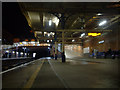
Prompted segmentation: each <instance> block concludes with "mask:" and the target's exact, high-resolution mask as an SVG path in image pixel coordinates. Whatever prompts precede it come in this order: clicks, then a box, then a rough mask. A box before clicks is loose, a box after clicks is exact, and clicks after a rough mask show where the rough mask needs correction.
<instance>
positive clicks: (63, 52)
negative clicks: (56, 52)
mask: <svg viewBox="0 0 120 90" xmlns="http://www.w3.org/2000/svg"><path fill="white" fill-rule="evenodd" d="M65 60H66V58H65V45H64V31H63V32H62V62H65Z"/></svg>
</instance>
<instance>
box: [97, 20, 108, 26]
mask: <svg viewBox="0 0 120 90" xmlns="http://www.w3.org/2000/svg"><path fill="white" fill-rule="evenodd" d="M105 23H107V21H106V20H104V21H102V22H101V23H100V24H99V26H102V25H104V24H105Z"/></svg>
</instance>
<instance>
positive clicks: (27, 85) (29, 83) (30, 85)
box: [24, 60, 44, 88]
mask: <svg viewBox="0 0 120 90" xmlns="http://www.w3.org/2000/svg"><path fill="white" fill-rule="evenodd" d="M43 63H44V60H43V61H42V63H41V64H40V66H39V67H38V68H37V69H36V71H35V72H34V73H33V74H32V76H31V77H30V79H29V80H28V82H27V84H26V85H25V86H24V88H31V87H32V85H33V82H34V81H35V78H36V77H37V75H38V72H39V71H40V69H41V67H42V65H43Z"/></svg>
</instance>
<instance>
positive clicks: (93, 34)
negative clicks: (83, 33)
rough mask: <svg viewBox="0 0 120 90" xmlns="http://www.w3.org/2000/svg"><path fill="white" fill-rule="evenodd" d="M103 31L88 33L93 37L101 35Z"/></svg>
mask: <svg viewBox="0 0 120 90" xmlns="http://www.w3.org/2000/svg"><path fill="white" fill-rule="evenodd" d="M100 35H101V33H88V36H93V37H96V36H100Z"/></svg>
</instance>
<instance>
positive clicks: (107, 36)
mask: <svg viewBox="0 0 120 90" xmlns="http://www.w3.org/2000/svg"><path fill="white" fill-rule="evenodd" d="M107 29H110V30H112V31H111V32H107V33H104V35H101V36H97V37H89V38H88V39H86V40H84V43H83V48H86V47H89V48H90V53H91V52H92V50H93V49H97V50H98V51H99V52H104V51H108V49H110V48H111V50H120V46H119V45H120V23H116V24H114V25H111V26H110V27H109V28H107ZM103 40H104V43H99V41H103Z"/></svg>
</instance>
